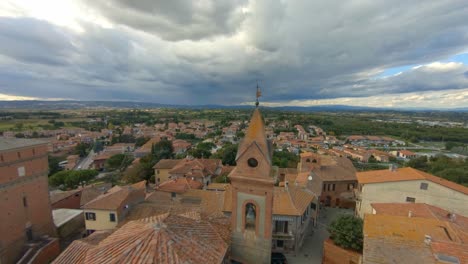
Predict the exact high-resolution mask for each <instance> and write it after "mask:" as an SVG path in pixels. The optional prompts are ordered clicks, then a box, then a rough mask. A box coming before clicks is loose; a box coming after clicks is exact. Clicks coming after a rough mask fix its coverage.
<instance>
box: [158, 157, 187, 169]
mask: <svg viewBox="0 0 468 264" xmlns="http://www.w3.org/2000/svg"><path fill="white" fill-rule="evenodd" d="M179 162H182V160H178V159H162V160H160V161H158V163H156V164H155V165H154V166H153V169H172V168H174V167H175V166H176V165H177V164H178V163H179Z"/></svg>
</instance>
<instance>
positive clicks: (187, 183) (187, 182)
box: [156, 178, 203, 193]
mask: <svg viewBox="0 0 468 264" xmlns="http://www.w3.org/2000/svg"><path fill="white" fill-rule="evenodd" d="M202 187H203V184H202V183H201V182H199V181H196V180H192V179H190V178H189V179H187V178H180V179H175V180H168V181H165V182H163V183H161V184H160V185H159V186H157V187H156V190H158V191H163V192H175V193H184V192H186V191H188V190H190V189H201V188H202Z"/></svg>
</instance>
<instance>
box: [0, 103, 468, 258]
mask: <svg viewBox="0 0 468 264" xmlns="http://www.w3.org/2000/svg"><path fill="white" fill-rule="evenodd" d="M434 115H435V116H431V117H427V115H424V114H420V113H419V114H418V113H410V112H398V111H378V112H371V111H357V112H335V111H334V112H299V111H284V110H277V109H269V108H262V107H260V108H255V109H254V108H253V107H251V108H247V109H229V110H228V109H176V108H149V109H128V108H120V109H108V108H101V107H96V108H85V109H77V110H69V109H62V110H60V109H54V110H41V111H39V112H33V111H30V110H18V109H10V110H4V111H2V112H0V117H1V120H0V130H1V135H2V136H1V138H0V155H1V161H0V175H1V182H0V190H1V192H0V195H1V197H0V205H1V208H4V213H3V214H2V216H0V220H1V223H2V225H1V226H0V228H1V230H0V232H1V233H2V236H1V239H0V262H1V263H15V262H16V263H47V262H51V261H52V262H53V263H98V262H124V263H127V262H133V263H135V262H136V263H269V262H270V261H272V262H271V263H286V262H284V261H286V259H287V263H381V262H379V259H380V260H382V259H387V258H388V259H393V260H394V262H391V263H441V262H443V261H446V260H447V259H448V260H454V261H455V260H457V261H458V262H450V263H465V262H463V261H466V252H467V246H466V245H467V244H466V243H467V242H468V240H467V239H466V233H467V232H468V218H467V217H468V207H467V206H466V205H467V204H468V187H467V186H468V160H467V154H468V147H467V146H468V144H467V143H468V133H467V131H468V128H467V124H468V123H467V120H468V117H467V116H466V114H460V113H458V114H454V113H444V112H438V113H435V114H434ZM460 116H461V117H462V118H461V119H460ZM455 120H456V121H455ZM461 120H462V121H461ZM136 241H138V242H136ZM255 241H256V242H255ZM149 245H151V246H149ZM259 252H262V253H259ZM276 260H277V262H274V261H276ZM343 261H344V262H343ZM382 263H390V262H382ZM444 263H445V262H444Z"/></svg>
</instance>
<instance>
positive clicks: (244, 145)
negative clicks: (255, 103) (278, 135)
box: [236, 108, 271, 164]
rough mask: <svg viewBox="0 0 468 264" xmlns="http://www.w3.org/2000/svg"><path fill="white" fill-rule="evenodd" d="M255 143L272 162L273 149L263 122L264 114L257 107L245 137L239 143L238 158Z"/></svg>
mask: <svg viewBox="0 0 468 264" xmlns="http://www.w3.org/2000/svg"><path fill="white" fill-rule="evenodd" d="M253 143H255V144H256V145H257V146H258V148H259V149H260V151H261V153H262V154H263V155H264V156H265V159H266V160H267V161H268V162H269V163H270V164H271V157H270V155H271V153H270V152H271V151H270V150H271V149H270V146H269V143H268V140H267V137H266V134H265V125H264V124H263V120H262V115H261V114H260V110H258V108H255V110H254V112H253V114H252V118H251V119H250V123H249V127H248V128H247V132H246V133H245V137H244V138H243V139H242V141H241V142H240V144H239V148H238V150H237V155H236V160H237V159H238V158H239V157H240V156H242V154H243V153H244V152H245V151H246V150H247V149H248V148H249V147H250V145H252V144H253Z"/></svg>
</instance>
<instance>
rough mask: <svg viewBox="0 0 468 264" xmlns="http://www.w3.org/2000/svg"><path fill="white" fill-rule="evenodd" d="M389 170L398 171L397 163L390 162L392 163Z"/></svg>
mask: <svg viewBox="0 0 468 264" xmlns="http://www.w3.org/2000/svg"><path fill="white" fill-rule="evenodd" d="M388 170H389V171H396V170H397V166H396V165H395V164H390V165H389V166H388Z"/></svg>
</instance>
